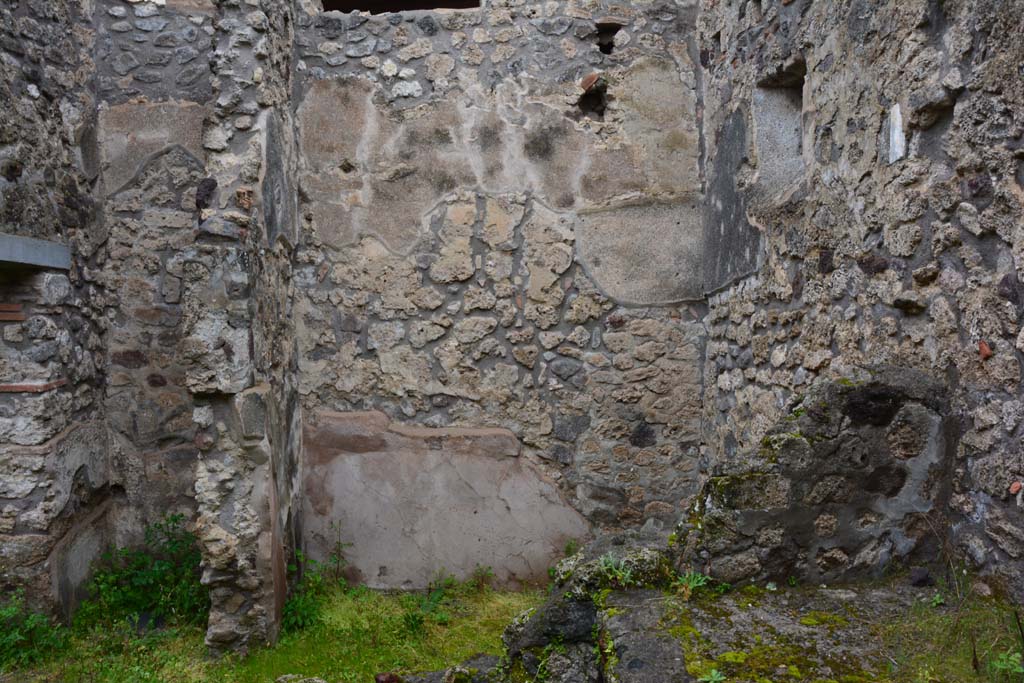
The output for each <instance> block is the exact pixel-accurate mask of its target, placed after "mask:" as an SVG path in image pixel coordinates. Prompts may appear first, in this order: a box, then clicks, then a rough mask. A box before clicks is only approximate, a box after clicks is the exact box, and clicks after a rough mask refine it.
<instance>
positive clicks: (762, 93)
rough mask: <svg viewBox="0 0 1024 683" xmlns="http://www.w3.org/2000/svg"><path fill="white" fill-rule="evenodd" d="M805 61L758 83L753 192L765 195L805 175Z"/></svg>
mask: <svg viewBox="0 0 1024 683" xmlns="http://www.w3.org/2000/svg"><path fill="white" fill-rule="evenodd" d="M806 75H807V67H806V64H805V63H804V62H803V61H802V60H798V61H794V62H791V63H790V64H788V65H787V66H786V67H785V68H782V69H780V70H779V71H778V72H776V73H774V74H772V75H771V76H770V77H768V78H765V79H763V80H761V81H760V82H758V84H757V85H758V87H757V88H755V89H754V95H753V105H752V106H753V119H754V145H755V151H756V153H757V181H756V183H755V188H756V192H757V194H758V195H759V196H760V197H763V198H767V197H772V196H775V195H777V194H779V193H780V192H781V191H783V190H785V189H786V188H788V187H790V186H792V185H793V184H794V183H795V182H796V181H798V180H799V179H800V178H802V177H803V174H804V155H803V151H804V150H803V137H804V135H803V134H804V126H803V109H804V106H803V105H804V97H803V93H804V79H805V78H806Z"/></svg>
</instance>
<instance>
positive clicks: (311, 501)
mask: <svg viewBox="0 0 1024 683" xmlns="http://www.w3.org/2000/svg"><path fill="white" fill-rule="evenodd" d="M304 449H305V463H306V467H305V475H304V481H305V497H304V502H303V508H304V509H303V534H304V538H303V545H304V547H305V549H306V552H307V554H308V555H309V556H310V557H312V558H313V559H316V560H325V559H326V558H327V556H328V555H329V553H330V552H331V551H332V549H333V543H334V542H335V541H336V540H337V539H338V538H339V536H340V540H342V541H343V542H346V543H351V544H352V546H351V548H349V549H348V550H347V551H346V558H347V559H348V560H349V562H350V563H351V566H352V567H353V568H354V569H355V570H356V571H357V572H358V574H359V578H361V579H362V580H363V581H365V583H366V585H368V586H370V587H372V588H405V589H410V588H423V587H425V586H427V584H428V583H429V582H430V581H431V579H432V578H433V577H434V575H435V574H436V572H438V571H441V570H443V571H446V572H450V573H452V574H454V575H455V576H456V577H459V578H466V577H468V576H469V575H470V574H471V573H472V571H473V569H474V568H476V566H477V565H481V566H489V567H493V568H494V570H495V574H496V579H497V580H498V582H500V583H502V584H515V583H523V582H535V581H544V580H546V577H547V574H546V572H547V567H548V566H550V564H551V563H552V562H553V561H554V560H555V559H556V558H557V557H558V555H559V554H560V553H561V551H562V548H564V547H565V543H566V541H568V540H569V539H574V538H575V539H578V538H582V537H584V536H586V535H587V534H588V532H589V528H588V525H587V523H586V521H584V519H583V518H582V517H581V516H580V515H579V513H577V512H576V511H575V510H573V509H572V508H571V507H570V506H569V505H568V504H567V503H566V502H565V501H563V500H562V498H561V496H560V495H559V493H558V489H557V487H556V486H555V485H554V484H553V483H552V482H550V481H549V480H547V479H546V478H545V477H544V476H543V475H542V474H541V473H540V471H539V470H538V469H536V468H535V467H534V466H533V465H532V464H531V463H530V462H529V461H528V460H527V459H526V458H521V457H519V450H520V447H519V441H518V440H517V439H516V437H515V435H514V434H513V433H512V432H510V431H508V430H506V429H464V428H463V429H460V428H453V429H430V428H423V427H412V426H403V425H398V424H395V423H392V422H391V421H390V420H389V419H388V417H387V416H386V415H384V414H383V413H379V412H362V413H335V412H327V411H321V412H319V413H317V414H316V415H315V416H314V418H313V420H312V421H311V422H310V423H309V424H307V425H306V429H305V437H304ZM332 523H334V524H335V525H336V527H335V528H332V527H331V524H332Z"/></svg>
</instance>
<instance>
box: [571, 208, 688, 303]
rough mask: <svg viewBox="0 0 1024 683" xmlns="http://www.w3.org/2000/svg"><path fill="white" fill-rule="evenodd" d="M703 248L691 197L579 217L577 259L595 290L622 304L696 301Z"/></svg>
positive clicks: (589, 213)
mask: <svg viewBox="0 0 1024 683" xmlns="http://www.w3.org/2000/svg"><path fill="white" fill-rule="evenodd" d="M626 226H629V227H628V228H626ZM703 244H704V237H703V234H702V224H701V206H700V202H699V201H698V200H697V199H696V198H694V199H693V200H692V201H690V202H682V203H671V204H656V203H650V204H636V205H627V206H620V207H615V208H610V209H605V210H601V211H593V212H583V213H581V214H580V217H579V227H578V229H577V248H578V250H579V259H580V261H581V262H582V263H583V265H584V267H585V268H586V270H587V273H588V274H589V275H590V276H591V277H592V278H593V279H594V282H595V283H596V284H597V285H598V287H600V288H601V289H602V290H603V291H604V292H605V293H606V294H607V295H608V296H610V297H611V298H612V299H615V300H616V301H617V302H619V303H622V304H634V305H640V306H650V305H656V304H668V303H675V302H679V301H693V300H697V299H700V298H701V296H702V293H701V283H702V281H703V272H702V257H703V253H704V249H703Z"/></svg>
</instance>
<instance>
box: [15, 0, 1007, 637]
mask: <svg viewBox="0 0 1024 683" xmlns="http://www.w3.org/2000/svg"><path fill="white" fill-rule="evenodd" d="M320 10H321V7H320V6H319V3H318V2H316V1H315V0H299V1H298V2H291V1H289V0H244V2H243V1H242V0H219V1H215V0H163V1H158V0H153V1H145V0H97V1H96V2H90V3H78V2H68V3H48V2H40V1H37V0H8V2H6V3H4V4H3V6H2V7H0V19H2V29H0V57H2V59H0V231H2V232H3V233H6V234H17V235H21V236H32V237H41V238H45V239H50V240H55V241H58V242H61V243H64V244H67V245H69V246H70V248H71V250H72V256H73V257H72V265H71V269H70V270H69V271H67V272H63V271H57V270H28V269H17V268H10V267H8V266H6V265H5V266H3V269H2V271H0V328H2V329H0V331H2V337H0V370H2V377H0V475H2V476H0V480H2V483H0V582H2V584H3V587H4V588H7V587H8V586H9V585H10V586H13V585H16V584H21V585H27V586H28V587H29V588H30V589H31V594H32V595H33V598H34V599H36V600H38V601H42V602H49V603H51V604H57V605H59V606H60V607H62V608H63V609H64V610H65V611H69V610H70V609H72V607H73V605H74V604H75V601H76V600H77V599H78V598H80V597H81V594H82V586H83V584H84V582H85V580H86V578H87V575H88V571H89V564H90V562H91V561H92V559H93V558H94V557H95V556H96V555H97V554H98V553H99V552H100V551H101V550H102V549H103V548H104V547H105V546H107V545H110V544H112V543H131V542H133V541H134V540H137V538H138V536H139V534H140V532H141V530H142V528H143V526H144V525H145V524H146V523H148V522H151V521H155V520H156V519H158V518H159V517H162V516H163V515H164V514H166V513H167V512H168V511H181V512H185V513H187V514H188V515H189V518H190V519H191V520H192V523H193V528H194V529H195V531H196V532H197V534H198V536H199V538H200V541H201V544H202V551H203V558H204V559H203V572H204V573H203V577H204V581H206V582H207V583H208V584H209V585H210V586H211V588H212V591H213V610H212V612H211V616H210V623H209V631H208V640H209V643H210V645H211V646H212V647H214V648H215V649H226V648H236V649H245V648H246V647H248V646H249V645H250V644H253V643H258V642H262V641H267V640H273V639H274V638H275V636H276V632H277V624H278V622H279V617H280V613H281V609H282V606H283V601H284V599H285V595H286V591H287V585H288V583H289V581H291V580H293V579H294V577H290V576H288V575H287V572H286V566H287V565H288V560H289V556H290V554H291V553H292V552H293V550H294V549H295V547H296V546H298V545H305V547H306V548H307V550H309V551H310V552H311V553H312V554H313V555H314V556H318V555H317V554H318V553H319V554H320V555H322V554H323V553H324V552H325V550H326V549H327V548H328V547H329V544H330V543H331V538H328V535H329V533H328V532H332V533H333V531H332V530H333V529H335V528H339V526H340V528H341V529H342V530H343V533H349V535H350V537H351V538H342V539H341V540H342V541H344V542H347V541H355V542H357V544H358V547H355V548H353V550H352V553H353V559H354V560H355V564H356V569H357V570H359V572H360V573H361V576H362V578H363V579H364V580H366V581H369V582H372V583H374V584H375V585H399V586H415V585H420V584H422V583H423V582H424V580H425V579H424V577H428V576H429V572H431V571H433V570H434V569H437V568H441V567H442V566H443V563H444V562H445V561H446V560H447V558H448V557H449V556H451V553H452V547H453V546H452V545H451V534H452V533H457V531H455V532H453V531H452V529H458V528H461V527H459V526H458V524H455V523H454V521H453V520H455V521H457V518H458V516H459V515H463V514H468V513H466V512H465V511H466V510H469V509H470V508H472V509H473V510H474V511H477V512H478V514H483V515H484V517H483V519H486V524H477V526H473V525H469V526H468V527H466V528H467V529H469V530H470V532H476V533H477V534H478V538H482V536H481V535H480V532H481V529H483V528H484V527H486V528H488V529H494V530H498V532H500V533H498V534H497V535H498V536H501V537H502V538H505V539H506V542H505V543H504V545H502V546H501V547H503V548H506V549H507V548H511V547H512V546H514V545H515V544H517V543H519V542H520V541H521V540H522V538H523V535H524V534H525V535H529V536H533V537H540V538H539V542H538V544H536V545H535V546H534V547H531V548H530V549H529V552H526V553H523V554H521V555H518V556H517V555H516V554H515V553H512V552H505V551H502V552H498V553H493V552H492V553H491V554H490V555H488V552H489V551H488V548H487V547H486V544H483V543H478V544H476V545H473V544H468V546H467V547H468V548H469V550H471V552H469V551H467V552H466V553H465V554H464V555H463V556H460V557H459V558H458V561H457V562H455V563H454V564H455V565H457V566H454V567H445V568H447V569H456V570H460V571H462V572H468V571H470V570H471V569H472V567H473V565H475V564H476V563H480V564H488V563H492V564H495V565H498V566H496V567H495V569H496V570H497V571H498V573H499V575H501V576H502V577H503V578H505V579H508V580H510V581H515V580H523V579H526V578H529V577H531V576H532V575H534V574H536V573H537V571H538V568H539V567H541V566H542V565H543V564H544V562H545V559H546V558H548V557H550V556H553V555H554V554H555V552H556V550H557V547H558V546H559V545H560V544H561V542H562V540H563V539H564V538H565V537H568V536H572V535H577V534H580V535H583V534H586V533H587V532H588V531H601V530H611V529H618V528H624V527H633V526H640V525H643V524H646V523H648V522H650V526H651V527H658V526H659V525H660V524H662V523H671V522H675V521H676V520H677V519H679V518H680V517H681V516H682V517H684V518H686V519H689V520H691V521H692V520H693V519H694V518H693V517H692V516H691V504H692V503H694V502H695V501H696V502H699V503H700V504H701V507H700V509H701V510H703V512H704V513H708V512H711V513H712V514H719V513H720V514H723V515H725V516H726V517H727V518H728V519H729V520H731V522H732V523H733V531H734V532H736V534H737V535H734V536H731V537H729V538H728V542H727V543H724V544H721V543H720V544H719V546H718V547H716V546H715V545H714V542H713V541H714V539H710V540H707V539H706V541H707V542H705V541H702V542H701V543H703V545H702V546H700V548H698V549H697V550H698V554H697V557H698V558H700V559H702V560H705V561H707V563H708V566H709V567H711V568H712V569H714V568H715V567H716V566H717V567H719V568H721V567H723V566H726V565H728V567H729V568H730V569H731V570H734V574H735V575H734V576H731V577H730V578H732V579H742V578H751V577H766V576H774V575H776V574H779V573H780V572H783V571H791V570H795V571H797V572H798V573H801V574H803V575H806V576H807V577H808V578H813V579H815V580H818V579H822V580H834V579H836V578H847V577H853V576H858V575H860V574H862V573H870V572H873V571H875V570H877V569H879V568H881V567H883V566H885V565H886V564H888V563H889V562H890V561H891V560H893V559H910V558H915V559H916V558H924V559H928V558H935V557H936V556H937V554H939V553H940V549H941V552H947V549H952V551H953V553H954V555H955V556H956V557H961V558H966V560H967V561H968V562H969V563H970V564H971V565H972V566H974V567H977V568H981V569H982V570H983V571H989V572H995V573H1000V574H1001V575H1003V576H1005V577H1006V578H1007V580H1008V582H1009V583H1011V584H1013V585H1017V586H1019V585H1020V582H1019V581H1017V582H1016V583H1013V579H1014V577H1019V573H1020V571H1021V563H1022V562H1024V517H1022V515H1024V513H1022V512H1021V508H1020V503H1019V502H1018V501H1019V494H1018V492H1019V491H1020V490H1021V486H1022V481H1024V462H1022V457H1024V453H1022V451H1021V437H1022V432H1021V430H1022V429H1024V426H1022V417H1024V407H1022V403H1021V398H1020V396H1021V390H1020V379H1021V377H1020V373H1021V360H1022V355H1021V354H1022V353H1024V337H1022V332H1021V315H1022V307H1024V287H1022V285H1021V278H1022V268H1024V252H1022V249H1024V246H1022V245H1024V234H1022V230H1024V228H1022V221H1021V219H1020V216H1021V215H1022V213H1021V209H1022V206H1021V205H1022V202H1024V185H1022V184H1024V152H1022V151H1021V150H1022V149H1024V147H1022V143H1021V139H1022V136H1024V133H1022V131H1024V120H1022V118H1021V117H1022V113H1021V112H1024V85H1022V79H1021V73H1020V64H1022V63H1024V54H1022V50H1024V35H1022V31H1024V29H1022V25H1021V22H1020V20H1019V17H1020V16H1021V13H1022V11H1024V5H1022V2H1021V0H955V1H952V0H947V1H946V2H943V3H939V2H932V1H930V0H910V1H906V0H901V1H900V2H897V1H896V0H848V1H846V2H825V1H824V0H821V1H818V0H788V1H787V0H741V1H739V2H721V1H714V0H704V1H703V2H702V3H701V4H700V5H699V6H698V5H697V4H696V3H695V2H691V1H689V0H679V1H673V2H669V1H668V0H645V1H643V2H633V3H613V2H605V1H604V0H564V1H563V0H559V1H554V2H546V3H528V2H525V1H523V0H494V1H493V2H490V3H487V4H486V6H485V7H484V8H483V9H480V10H466V11H437V12H410V13H402V14H390V15H388V14H384V15H374V16H370V15H362V14H339V13H334V12H326V13H325V12H321V11H320ZM882 366H885V368H883V367H882ZM886 368H887V369H886ZM894 368H895V369H896V370H894ZM893 372H895V373H896V374H895V375H893V374H892V373H893ZM901 372H904V373H907V374H903V375H901V374H900V373H901ZM892 377H896V379H892ZM880 378H883V379H880ZM884 378H889V379H884ZM900 378H902V379H900ZM908 378H910V379H908ZM915 387H916V388H915ZM921 387H925V388H926V389H921ZM876 389H877V390H878V392H880V393H877V396H876V394H875V393H871V392H875V391H876ZM862 391H868V393H869V394H870V396H869V398H870V397H875V398H877V399H878V400H877V401H876V400H875V398H871V400H869V401H867V402H868V403H871V404H872V405H874V403H879V404H880V405H882V408H885V410H884V411H883V412H884V413H885V415H886V416H887V418H886V421H885V422H884V424H883V423H881V422H878V420H874V421H872V420H873V419H874V418H872V420H868V421H867V422H865V423H859V422H857V419H855V418H856V414H857V408H856V407H854V408H853V413H851V412H850V406H851V405H853V404H855V403H856V402H857V401H856V400H855V399H853V398H851V396H859V395H860V394H859V393H858V392H862ZM879 397H880V398H879ZM890 399H891V400H890ZM801 401H810V404H814V405H815V406H816V407H815V410H814V411H810V412H801V411H803V410H805V408H801V407H800V406H802V405H803V403H801ZM851 401H853V404H851ZM831 403H834V405H830V404H831ZM890 403H892V405H894V406H896V407H895V408H894V410H893V411H892V414H889V413H888V412H886V411H888V407H891V406H890V405H889V404H890ZM810 404H808V405H810ZM883 404H884V405H883ZM896 404H898V405H896ZM879 419H880V418H879ZM876 422H877V424H876ZM794 427H796V429H795V430H794ZM837 430H838V431H837ZM304 434H306V436H307V437H308V439H309V442H308V443H307V444H304V443H303V435H304ZM808 437H811V438H808ZM940 437H941V438H940ZM848 442H849V443H858V444H861V445H863V444H870V445H871V446H870V448H871V449H873V450H872V451H871V453H869V454H867V455H866V456H865V457H864V458H862V459H860V460H857V461H856V462H854V461H849V462H847V461H843V462H837V461H834V456H835V454H836V452H837V451H844V452H845V449H846V446H845V445H844V444H847V443H848ZM862 450H863V449H862ZM854 451H856V449H853V450H851V453H854ZM856 452H860V451H856ZM766 454H767V457H766ZM854 454H855V453H854ZM419 462H429V463H431V469H430V470H429V471H433V472H435V473H436V478H433V479H429V478H428V479H427V480H424V479H423V478H422V476H423V473H421V472H418V471H417V470H416V469H415V467H414V463H419ZM403 468H404V469H403ZM740 475H742V476H740ZM766 477H767V478H766ZM817 479H822V480H823V481H824V480H825V479H827V481H828V482H830V484H829V487H828V491H823V490H819V488H818V487H817V486H816V485H815V484H816V483H817V481H816V480H817ZM324 481H332V482H333V484H332V486H333V487H334V488H332V489H330V490H321V489H322V488H323V487H322V484H323V482H324ZM359 481H363V482H365V483H366V484H367V486H390V487H391V489H392V490H394V491H398V490H401V491H402V495H401V496H398V495H396V496H394V497H390V496H389V497H386V498H385V500H384V503H385V504H381V501H373V504H371V503H370V502H365V503H364V502H360V503H359V505H358V508H356V509H351V508H348V507H347V506H346V505H344V504H341V503H339V502H338V501H340V500H341V498H339V497H338V496H337V495H336V494H337V493H338V492H339V491H342V492H344V491H348V492H350V493H351V495H352V496H356V497H358V496H357V494H359V493H360V491H361V490H360V489H358V488H352V487H353V486H354V485H355V484H354V483H355V482H359ZM751 481H752V482H764V483H765V486H764V487H762V489H758V490H756V491H753V492H752V491H751V490H750V486H749V485H748V484H749V482H751ZM741 484H742V485H741ZM318 486H319V487H320V488H319V489H318V488H317V487H318ZM509 487H511V488H512V489H515V490H516V492H517V493H516V496H515V500H517V501H532V507H531V509H530V510H529V511H525V510H523V511H520V512H519V513H516V512H515V511H514V506H512V505H511V504H509V505H507V506H503V505H502V504H501V501H505V502H506V503H508V502H509V499H508V497H507V495H508V494H506V493H505V491H506V490H507V489H508V488H509ZM702 487H704V489H703V491H702ZM816 491H817V493H815V492H816ZM755 494H756V495H755ZM364 495H365V494H364ZM360 500H363V499H360ZM435 500H437V501H445V500H447V501H448V503H449V507H448V508H443V507H441V506H442V505H443V503H441V502H438V506H439V507H438V509H436V510H435V509H429V510H428V512H430V513H431V514H435V515H437V517H436V520H437V529H430V530H426V529H424V528H423V527H422V526H417V525H411V526H410V527H408V528H405V527H403V528H402V529H401V530H400V532H399V533H397V534H396V535H394V536H387V538H389V539H391V541H389V542H392V541H393V542H394V543H397V544H399V545H401V544H405V545H402V547H407V546H408V548H409V556H410V557H412V558H413V559H409V560H407V561H406V560H403V561H402V562H397V563H396V562H390V563H385V562H383V561H382V560H381V559H380V558H381V554H380V539H379V538H376V535H375V534H372V533H367V532H366V528H368V527H371V526H372V525H371V523H370V520H371V518H374V519H386V520H388V521H387V522H386V523H384V522H382V524H384V526H385V527H386V529H387V530H394V529H395V528H396V525H398V522H396V521H395V520H396V519H401V518H402V515H418V516H420V517H423V518H424V519H430V518H431V517H430V515H429V514H423V511H424V506H428V503H429V502H430V501H435ZM392 502H395V505H390V506H389V505H388V503H392ZM375 506H376V507H375ZM428 507H429V506H428ZM536 509H541V510H544V511H545V512H544V515H543V516H545V517H547V518H550V519H557V520H559V522H558V523H557V524H551V525H546V524H543V525H542V524H540V523H539V522H538V520H537V519H536V517H535V516H531V514H532V513H533V512H535V511H536ZM712 509H713V510H712ZM445 510H447V512H448V514H447V516H445V514H442V513H443V512H445ZM481 510H482V511H484V512H483V513H480V512H479V511H481ZM714 511H717V512H714ZM378 514H379V515H380V517H374V515H378ZM388 515H390V517H389V516H388ZM865 520H866V521H865ZM520 521H522V522H523V524H519V522H520ZM332 523H333V524H334V526H333V527H332ZM409 529H412V531H409ZM345 530H348V531H345ZM439 530H445V531H443V532H442V531H439ZM506 532H507V533H506ZM429 533H435V534H440V535H438V536H436V537H434V538H433V539H432V540H431V543H427V544H425V545H422V547H421V546H420V544H419V543H418V541H419V540H420V538H421V536H423V535H424V534H429ZM381 538H383V536H382V537H381ZM719 540H721V538H719ZM946 541H951V543H946ZM409 544H411V545H409ZM413 545H415V546H417V547H416V548H415V549H413V548H412V546H413ZM492 550H493V549H492ZM700 550H703V551H704V554H703V555H700ZM405 557H406V554H405V552H404V551H403V558H405ZM416 558H419V559H416ZM723 558H726V559H723ZM729 558H731V559H729ZM862 560H863V561H862ZM381 567H387V571H386V572H383V573H382V571H381Z"/></svg>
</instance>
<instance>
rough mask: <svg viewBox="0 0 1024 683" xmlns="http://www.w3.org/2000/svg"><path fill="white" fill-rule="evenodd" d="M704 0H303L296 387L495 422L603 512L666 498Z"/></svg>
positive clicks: (696, 366)
mask: <svg viewBox="0 0 1024 683" xmlns="http://www.w3.org/2000/svg"><path fill="white" fill-rule="evenodd" d="M693 22H694V8H693V7H691V6H688V5H686V3H683V4H682V5H680V4H678V3H665V2H658V3H632V4H628V5H627V4H605V3H597V2H594V3H577V2H572V3H548V4H545V5H538V4H526V3H518V2H496V3H492V4H491V6H490V7H488V8H487V9H485V10H468V11H438V12H431V13H425V12H420V13H415V12H412V13H404V14H402V15H379V16H373V17H369V16H361V15H342V14H338V13H331V12H328V13H323V14H310V15H307V16H301V17H300V20H299V31H298V33H297V35H296V46H297V51H298V54H297V58H298V60H299V61H298V62H297V71H298V73H299V82H298V88H297V93H296V97H295V105H296V107H297V117H296V120H297V125H298V134H299V151H300V157H301V158H300V166H299V175H298V190H299V196H300V199H301V206H300V211H301V218H302V224H301V227H302V238H301V246H300V248H299V250H298V252H297V267H296V284H297V289H296V291H297V295H298V299H297V308H296V316H295V323H296V335H297V338H298V342H299V359H300V360H299V362H300V393H301V394H302V402H303V405H304V406H305V407H306V408H307V409H309V410H319V409H322V408H327V409H330V410H336V411H360V410H379V411H382V412H383V413H385V414H387V415H388V416H389V417H390V418H391V419H392V420H394V421H395V422H396V424H398V423H405V424H409V425H422V426H424V427H431V428H447V427H467V428H480V427H494V428H505V429H508V430H510V431H511V432H512V433H513V434H515V436H516V437H517V438H518V439H519V440H520V441H521V443H522V446H523V451H522V457H523V458H526V459H528V460H530V461H531V462H534V463H537V464H539V465H540V466H541V467H542V468H543V470H544V471H545V472H546V474H547V475H548V476H549V477H551V478H552V479H553V480H554V481H555V482H556V483H557V485H558V487H559V489H560V490H561V491H562V494H563V495H564V496H565V498H566V499H567V501H568V503H569V504H570V505H572V506H573V507H575V508H576V509H577V510H578V511H579V512H581V513H582V514H583V515H584V516H585V517H586V518H587V520H588V521H589V522H590V523H591V524H592V525H594V526H595V527H623V526H631V525H636V524H642V523H643V522H645V521H646V520H648V519H655V520H664V521H670V520H672V519H674V518H675V516H676V515H677V514H678V513H679V512H680V511H681V510H682V509H683V508H684V506H685V504H686V503H687V501H688V500H689V496H690V495H691V493H692V492H693V491H694V490H695V489H696V486H697V485H698V481H697V476H698V474H697V458H696V456H697V445H698V443H699V439H700V395H701V371H700V359H701V357H702V353H703V351H702V349H703V341H702V340H703V327H702V325H701V323H700V318H701V316H702V315H703V308H702V306H701V304H700V303H699V301H700V300H701V299H702V289H701V282H702V267H703V260H702V259H703V245H702V241H703V239H702V232H701V197H702V195H701V180H700V167H699V166H700V165H699V155H700V137H699V133H698V125H697V124H698V102H697V84H698V76H697V61H696V60H697V57H696V45H695V41H694V33H693ZM340 521H342V523H343V524H344V521H343V520H340ZM498 521H499V520H497V519H496V520H495V524H498ZM514 524H515V520H514V519H512V518H508V519H506V520H505V521H503V522H501V525H498V526H497V527H496V528H499V529H503V528H504V527H503V526H502V525H513V526H514ZM357 552H358V551H357ZM438 559H439V558H432V559H431V560H430V563H434V562H436V561H438ZM497 569H499V571H503V570H504V569H506V568H503V567H498V568H497Z"/></svg>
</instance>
